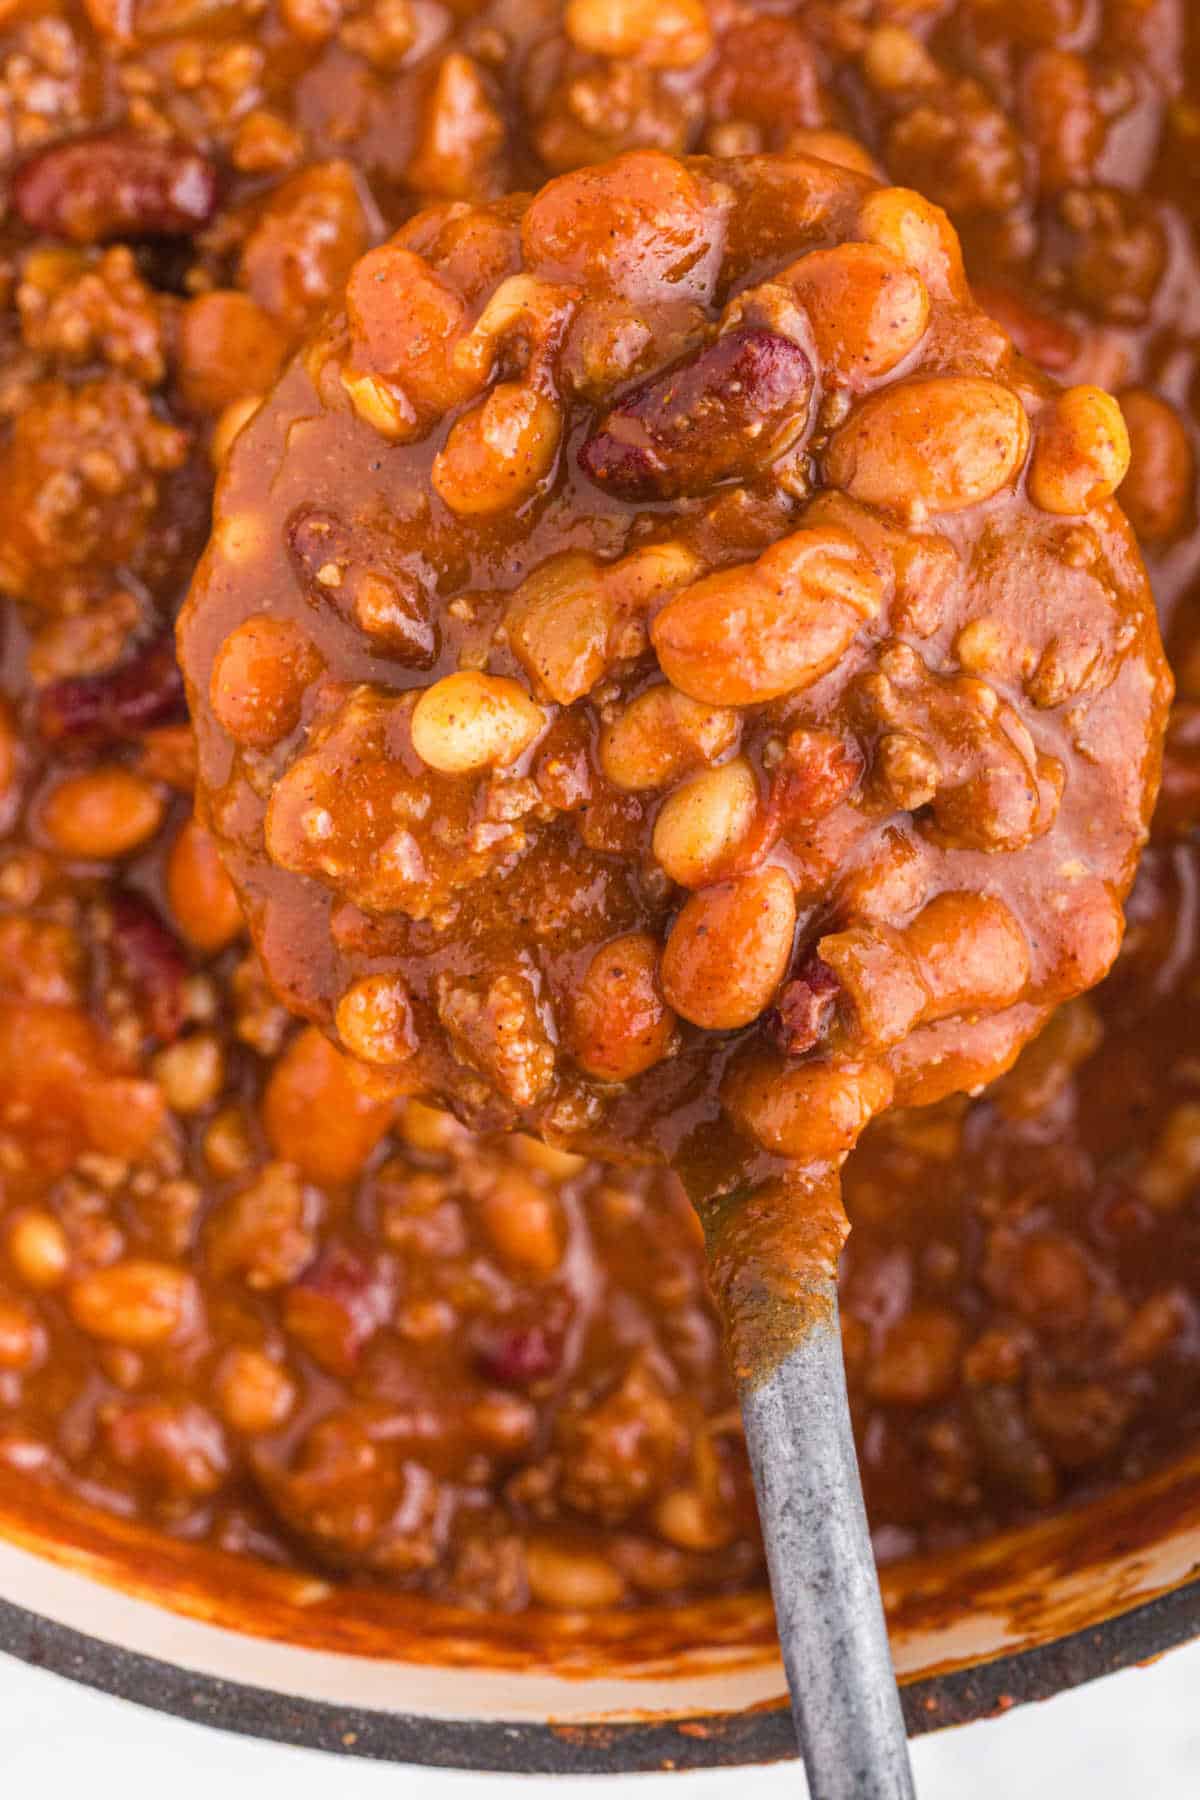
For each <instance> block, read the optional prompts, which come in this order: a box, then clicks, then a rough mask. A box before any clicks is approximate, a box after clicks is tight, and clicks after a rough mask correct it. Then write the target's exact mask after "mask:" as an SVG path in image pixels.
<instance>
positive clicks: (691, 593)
mask: <svg viewBox="0 0 1200 1800" xmlns="http://www.w3.org/2000/svg"><path fill="white" fill-rule="evenodd" d="M882 593H883V590H882V586H881V583H880V580H879V576H878V575H877V574H876V572H875V570H874V568H873V567H872V565H871V563H870V561H869V559H868V557H867V556H866V554H865V553H864V551H863V550H862V549H861V548H860V547H859V545H858V544H857V543H856V541H855V540H854V539H853V538H852V537H851V536H850V534H849V533H848V532H845V531H839V530H837V529H834V528H824V529H822V528H812V529H807V530H801V531H797V532H793V533H792V535H791V536H790V537H786V538H783V539H781V540H780V542H779V543H777V544H773V545H772V546H771V548H770V549H769V550H765V551H764V552H763V554H762V555H761V556H760V557H759V558H758V560H757V562H753V563H744V564H741V565H740V566H739V567H737V568H733V569H725V570H722V571H721V572H720V573H719V574H716V575H709V576H706V577H705V578H704V579H703V580H702V581H698V582H695V583H694V584H693V585H692V586H691V587H686V588H684V589H683V591H682V592H681V593H679V594H677V595H676V596H675V598H674V599H673V600H669V601H668V602H667V604H666V606H664V607H663V609H662V611H661V612H660V613H659V614H658V616H657V617H656V618H655V620H654V623H653V625H652V626H651V631H650V635H651V638H652V639H653V642H654V647H655V650H656V651H657V652H658V660H659V662H660V664H661V665H662V669H663V673H664V674H665V675H666V676H667V678H668V679H669V680H670V681H672V682H673V683H674V684H675V686H676V687H678V688H681V689H682V690H683V692H684V693H685V694H689V695H690V696H691V697H692V699H694V700H702V701H706V702H708V703H709V704H711V705H717V706H746V705H751V704H755V703H758V702H761V701H766V700H774V699H778V698H779V697H780V696H781V695H783V694H789V693H794V692H795V691H796V690H797V689H799V688H802V687H808V686H810V685H811V684H812V683H813V682H814V681H816V680H818V679H819V678H820V677H821V676H822V675H824V674H826V673H827V672H828V671H829V670H830V669H831V668H833V667H834V666H835V665H836V664H837V663H838V662H839V661H840V660H841V658H842V657H843V656H844V654H845V653H846V651H847V650H848V649H849V647H850V645H851V643H852V642H853V641H854V638H855V637H856V636H857V634H858V632H859V630H860V629H861V627H862V626H863V625H864V624H865V623H867V622H868V621H869V620H871V619H873V618H874V617H875V616H876V615H877V613H878V611H879V608H880V605H881V603H882Z"/></svg>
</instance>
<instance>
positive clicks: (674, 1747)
mask: <svg viewBox="0 0 1200 1800" xmlns="http://www.w3.org/2000/svg"><path fill="white" fill-rule="evenodd" d="M1196 1637H1200V1571H1198V1572H1197V1573H1196V1574H1195V1575H1193V1576H1192V1577H1191V1578H1190V1579H1188V1580H1185V1581H1184V1582H1183V1583H1181V1584H1180V1585H1179V1586H1178V1587H1176V1588H1174V1589H1172V1590H1171V1591H1170V1592H1169V1593H1165V1594H1161V1595H1159V1596H1157V1597H1156V1598H1155V1599H1152V1600H1148V1601H1145V1602H1143V1603H1142V1604H1140V1605H1138V1606H1134V1607H1132V1608H1130V1609H1129V1610H1128V1611H1125V1612H1121V1613H1118V1614H1115V1615H1114V1616H1113V1617H1111V1618H1109V1619H1106V1620H1104V1621H1103V1622H1102V1623H1101V1624H1099V1625H1094V1626H1090V1627H1088V1628H1086V1629H1084V1630H1080V1631H1075V1632H1071V1633H1069V1634H1068V1635H1066V1636H1065V1637H1062V1638H1058V1639H1056V1640H1054V1641H1052V1642H1050V1643H1046V1644H1041V1645H1037V1646H1034V1647H1032V1648H1029V1649H1025V1650H1020V1651H1017V1652H1014V1653H1009V1654H1005V1655H1001V1656H998V1657H996V1658H994V1659H992V1660H990V1661H987V1662H983V1663H979V1664H977V1665H975V1666H973V1667H965V1668H959V1669H954V1670H951V1671H948V1672H946V1673H945V1674H938V1675H932V1676H924V1677H921V1678H918V1679H916V1680H913V1681H910V1682H907V1683H905V1684H904V1686H903V1687H902V1689H901V1693H902V1698H903V1702H904V1715H905V1721H906V1723H907V1726H908V1731H909V1735H910V1736H911V1737H918V1736H921V1735H922V1734H923V1733H925V1732H927V1731H936V1730H940V1729H941V1728H942V1727H944V1726H948V1725H964V1724H968V1723H970V1722H972V1721H973V1720H977V1719H983V1718H988V1717H991V1716H993V1715H995V1714H997V1713H1003V1712H1007V1711H1008V1710H1009V1709H1010V1708H1011V1707H1013V1706H1018V1705H1022V1704H1024V1703H1025V1702H1027V1701H1031V1700H1045V1699H1049V1698H1050V1697H1051V1696H1052V1695H1054V1694H1057V1693H1061V1692H1062V1691H1064V1690H1065V1689H1067V1688H1072V1687H1076V1686H1079V1685H1080V1684H1082V1683H1083V1682H1085V1681H1092V1680H1095V1679H1096V1678H1097V1677H1098V1676H1101V1675H1109V1674H1114V1673H1115V1672H1116V1671H1117V1670H1119V1669H1125V1668H1129V1667H1130V1666H1131V1665H1133V1664H1135V1663H1144V1662H1147V1661H1150V1660H1153V1659H1154V1658H1156V1657H1159V1656H1161V1655H1163V1654H1164V1652H1166V1651H1168V1650H1171V1649H1174V1648H1176V1647H1177V1646H1178V1645H1180V1644H1183V1643H1186V1642H1188V1641H1189V1640H1190V1639H1192V1638H1196ZM0 1651H4V1652H5V1653H7V1654H8V1655H10V1656H14V1657H17V1658H19V1659H20V1660H21V1661H22V1662H26V1663H28V1664H30V1666H31V1667H34V1668H40V1669H46V1670H49V1671H50V1672H51V1673H52V1674H56V1675H61V1676H64V1677H66V1678H67V1679H68V1680H71V1681H75V1682H77V1683H79V1684H80V1685H82V1686H85V1687H90V1688H92V1689H95V1690H97V1691H98V1692H100V1693H105V1694H109V1695H112V1696H113V1697H114V1698H118V1699H122V1700H130V1701H132V1702H134V1703H135V1704H137V1705H139V1706H145V1707H149V1708H150V1709H151V1710H153V1711H155V1712H161V1713H166V1714H169V1715H170V1716H172V1717H174V1718H178V1719H184V1720H187V1721H189V1722H191V1723H193V1724H203V1725H209V1726H212V1727H214V1728H217V1729H220V1730H223V1731H231V1732H235V1733H237V1734H239V1735H240V1736H243V1737H254V1738H260V1739H264V1740H267V1741H270V1742H274V1743H282V1744H289V1745H294V1746H297V1747H299V1748H303V1749H311V1750H323V1751H327V1752H332V1753H334V1754H337V1755H342V1756H358V1757H365V1758H368V1759H372V1760H375V1761H383V1762H398V1763H415V1764H419V1765H421V1766H423V1767H427V1768H442V1769H466V1770H474V1771H480V1772H483V1771H488V1772H502V1773H508V1774H526V1775H535V1774H536V1775H616V1774H626V1773H633V1772H643V1773H644V1772H649V1771H660V1772H661V1771H666V1770H676V1769H705V1768H719V1767H729V1766H731V1765H736V1764H742V1763H767V1762H778V1761H781V1760H783V1759H785V1758H787V1757H792V1756H795V1754H796V1741H795V1736H794V1734H793V1730H792V1722H791V1715H790V1713H789V1712H788V1710H787V1708H786V1706H784V1705H770V1706H765V1707H755V1708H750V1709H749V1710H747V1711H744V1712H738V1713H723V1714H713V1713H709V1714H698V1715H696V1716H694V1717H691V1718H682V1719H679V1718H677V1719H671V1720H661V1719H653V1718H647V1719H646V1720H645V1721H644V1722H643V1721H634V1722H627V1721H623V1722H614V1723H603V1722H597V1723H595V1724H584V1725H579V1724H572V1725H570V1726H556V1725H554V1724H553V1723H544V1724H543V1723H536V1724H533V1723H528V1722H525V1721H512V1722H505V1721H504V1720H494V1721H493V1720H475V1719H445V1718H430V1717H425V1716H422V1715H420V1714H413V1713H403V1712H390V1711H388V1712H385V1711H381V1710H377V1709H353V1708H346V1707H344V1706H336V1705H333V1704H331V1703H329V1702H327V1701H320V1700H310V1699H304V1698H297V1697H295V1696H292V1695H288V1694H284V1693H279V1692H276V1691H273V1690H271V1689H269V1688H258V1687H251V1686H248V1685H246V1684H243V1683H239V1682H233V1681H225V1680H223V1679H221V1678H220V1677H218V1676H212V1675H206V1674H197V1673H196V1672H195V1671H192V1670H189V1669H185V1668H182V1667H180V1666H179V1665H177V1664H175V1663H171V1662H167V1661H165V1660H163V1659H161V1658H158V1657H153V1656H149V1655H147V1654H145V1653H144V1652H142V1651H134V1650H126V1649H123V1648H122V1647H121V1646H120V1645H119V1644H115V1643H112V1642H109V1641H108V1640H106V1639H103V1638H98V1637H93V1636H91V1635H89V1634H88V1633H85V1632H81V1631H78V1630H76V1629H75V1628H74V1627H72V1626H68V1625H61V1624H58V1623H57V1622H55V1621H53V1620H50V1619H46V1618H43V1617H42V1616H41V1615H39V1614H38V1613H35V1612H32V1611H30V1610H29V1609H27V1608H25V1607H22V1606H18V1605H16V1604H15V1603H14V1602H13V1601H10V1600H5V1599H3V1598H0Z"/></svg>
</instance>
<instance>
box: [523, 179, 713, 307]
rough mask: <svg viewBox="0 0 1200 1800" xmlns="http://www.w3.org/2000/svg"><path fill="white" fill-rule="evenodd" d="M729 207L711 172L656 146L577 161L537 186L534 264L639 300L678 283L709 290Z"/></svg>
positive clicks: (704, 293) (702, 295) (688, 295)
mask: <svg viewBox="0 0 1200 1800" xmlns="http://www.w3.org/2000/svg"><path fill="white" fill-rule="evenodd" d="M724 225H725V214H724V209H723V208H722V206H721V205H720V204H717V203H715V198H714V196H713V195H711V194H710V193H709V192H708V191H707V190H706V187H705V185H704V184H703V182H702V179H701V178H700V177H698V176H697V175H694V174H693V173H692V171H691V170H690V169H688V168H686V167H684V166H683V165H682V164H681V163H679V162H677V161H676V160H675V159H674V158H673V157H671V156H665V155H663V154H662V153H661V152H660V151H657V150H633V151H630V152H629V153H628V154H627V155H625V156H620V157H617V158H616V159H615V160H614V161H613V162H611V163H605V164H602V165H600V166H599V167H593V168H581V169H575V170H574V171H573V172H572V173H571V174H569V175H560V176H559V177H558V179H557V180H556V181H550V182H548V183H547V184H546V186H545V187H544V188H542V189H541V191H540V192H539V193H538V194H536V195H535V196H534V199H533V201H532V202H531V204H530V206H529V209H528V211H527V212H526V213H525V216H524V218H523V219H522V221H521V243H522V248H523V251H524V255H525V261H526V264H527V265H528V266H530V267H535V268H536V269H537V272H538V274H539V275H540V276H542V277H543V278H544V279H546V280H551V281H567V282H571V283H573V284H577V285H579V286H581V287H583V288H585V289H587V290H589V291H599V292H604V291H607V292H608V293H611V294H615V295H618V296H620V297H621V298H622V299H625V300H630V301H633V302H635V303H636V302H637V301H638V300H640V299H646V298H649V297H652V296H657V295H658V294H659V292H660V291H661V288H662V287H663V286H664V285H668V284H669V286H670V288H671V290H672V293H673V295H674V296H675V297H676V298H677V299H679V300H680V301H684V300H696V301H699V302H701V303H703V302H704V301H706V300H708V299H709V298H710V297H711V295H712V292H713V288H714V285H715V282H716V278H717V274H718V272H719V270H720V266H721V251H722V247H723V238H724Z"/></svg>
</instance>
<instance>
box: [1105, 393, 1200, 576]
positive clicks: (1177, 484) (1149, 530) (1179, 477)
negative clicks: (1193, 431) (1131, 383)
mask: <svg viewBox="0 0 1200 1800" xmlns="http://www.w3.org/2000/svg"><path fill="white" fill-rule="evenodd" d="M1121 411H1122V413H1123V415H1124V418H1125V425H1126V429H1127V430H1128V432H1129V450H1130V456H1129V473H1128V474H1127V475H1126V477H1125V479H1124V481H1123V482H1122V483H1121V486H1120V489H1119V490H1118V493H1117V499H1118V500H1119V501H1120V503H1121V505H1122V507H1123V508H1124V511H1125V516H1126V518H1127V519H1128V520H1129V523H1130V524H1131V525H1132V526H1133V529H1134V531H1135V532H1136V533H1137V535H1138V537H1139V538H1140V539H1141V541H1142V542H1143V543H1149V544H1152V543H1165V542H1167V541H1168V540H1169V539H1171V538H1174V537H1177V536H1178V535H1179V533H1180V532H1181V531H1182V530H1183V529H1184V527H1185V526H1186V524H1187V522H1188V519H1189V518H1190V516H1191V511H1192V506H1193V496H1194V493H1195V486H1196V459H1195V455H1194V453H1193V450H1192V445H1191V440H1190V438H1189V437H1188V434H1187V428H1186V427H1185V425H1184V423H1183V420H1182V419H1181V418H1180V416H1179V414H1178V413H1177V412H1176V410H1175V408H1174V407H1173V406H1172V405H1170V403H1169V402H1168V401H1166V400H1163V399H1161V398H1160V396H1159V395H1157V394H1152V393H1150V392H1149V390H1148V389H1146V388H1130V389H1129V390H1128V391H1127V392H1126V393H1124V394H1122V395H1121Z"/></svg>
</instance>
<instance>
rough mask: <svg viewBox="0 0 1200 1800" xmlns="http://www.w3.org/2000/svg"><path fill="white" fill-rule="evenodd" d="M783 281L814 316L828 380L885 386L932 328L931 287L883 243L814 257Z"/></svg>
mask: <svg viewBox="0 0 1200 1800" xmlns="http://www.w3.org/2000/svg"><path fill="white" fill-rule="evenodd" d="M779 281H780V283H781V284H782V285H785V286H787V287H789V288H791V290H792V292H793V293H794V294H795V295H796V297H797V299H799V300H800V301H801V302H802V304H803V306H804V308H805V311H806V312H807V313H808V318H809V323H810V324H811V326H812V332H813V338H814V340H815V342H816V346H817V351H818V353H819V355H820V358H821V368H822V373H823V375H824V376H825V378H826V380H827V381H830V380H831V381H834V382H838V383H842V384H844V385H846V386H849V387H863V386H867V385H868V384H869V383H871V382H874V381H878V380H879V379H880V377H881V376H883V375H887V374H890V372H891V371H892V370H893V369H894V368H895V367H896V365H897V364H898V363H900V362H902V361H903V360H904V358H905V357H906V356H908V355H909V353H910V352H911V351H913V350H915V349H916V347H917V345H918V344H919V343H920V341H921V339H922V338H923V337H924V335H925V331H926V327H927V326H928V324H929V295H928V293H927V291H926V288H925V283H924V282H923V281H922V280H921V277H920V276H919V275H918V274H917V272H916V270H915V269H910V268H909V267H908V266H907V265H906V264H905V263H903V262H901V261H900V259H899V257H897V256H896V255H895V254H894V253H893V252H892V251H891V250H885V249H884V248H883V246H882V245H881V244H840V245H838V246H836V247H835V248H833V249H830V250H813V251H812V252H810V254H809V255H808V256H804V257H801V259H800V261H799V262H796V263H793V264H792V266H791V267H790V268H789V269H785V271H784V272H783V274H782V275H781V276H780V277H779Z"/></svg>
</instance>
